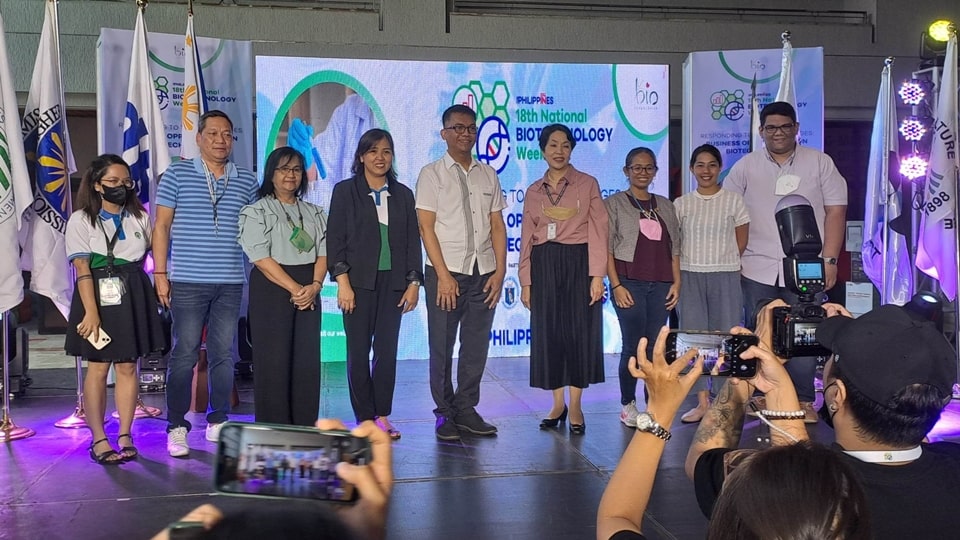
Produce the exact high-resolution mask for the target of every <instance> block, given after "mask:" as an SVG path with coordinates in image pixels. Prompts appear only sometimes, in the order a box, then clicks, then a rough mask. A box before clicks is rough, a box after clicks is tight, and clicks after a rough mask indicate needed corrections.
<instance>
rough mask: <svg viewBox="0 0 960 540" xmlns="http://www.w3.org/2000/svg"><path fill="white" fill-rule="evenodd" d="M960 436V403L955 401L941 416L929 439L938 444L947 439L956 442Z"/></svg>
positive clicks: (929, 434) (928, 436) (928, 435)
mask: <svg viewBox="0 0 960 540" xmlns="http://www.w3.org/2000/svg"><path fill="white" fill-rule="evenodd" d="M958 436H960V401H957V400H956V399H955V400H953V401H951V402H950V403H949V404H948V405H947V407H946V408H945V409H944V410H943V413H941V414H940V421H939V422H937V424H936V425H935V426H933V429H931V430H930V433H928V434H927V438H928V439H929V440H930V442H936V441H942V440H945V439H952V440H956V437H958Z"/></svg>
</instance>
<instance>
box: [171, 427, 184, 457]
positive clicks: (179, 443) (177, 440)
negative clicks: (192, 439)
mask: <svg viewBox="0 0 960 540" xmlns="http://www.w3.org/2000/svg"><path fill="white" fill-rule="evenodd" d="M167 452H168V453H169V454H170V456H171V457H184V456H186V455H187V454H189V453H190V447H189V446H187V428H185V427H178V428H173V429H172V430H170V431H169V432H168V433H167Z"/></svg>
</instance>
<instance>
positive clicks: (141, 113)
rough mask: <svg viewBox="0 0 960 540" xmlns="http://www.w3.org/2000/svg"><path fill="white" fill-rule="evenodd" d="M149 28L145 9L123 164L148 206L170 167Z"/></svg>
mask: <svg viewBox="0 0 960 540" xmlns="http://www.w3.org/2000/svg"><path fill="white" fill-rule="evenodd" d="M147 51H148V49H147V27H146V25H144V23H143V9H142V8H140V9H138V11H137V25H136V28H134V30H133V54H132V55H131V56H130V80H129V81H128V84H127V110H126V114H125V118H124V120H123V160H124V161H126V162H127V163H128V164H129V165H130V175H131V177H132V178H133V182H134V184H135V185H136V189H137V193H138V194H139V195H140V200H141V201H142V202H143V203H144V204H149V203H150V202H151V201H153V200H154V199H155V198H156V194H157V177H159V176H160V174H162V173H163V171H165V170H167V167H168V166H169V165H170V153H169V151H168V150H167V139H166V132H165V131H164V129H163V117H162V116H160V104H159V102H158V101H157V93H156V89H155V88H154V86H153V75H152V74H151V73H150V64H149V63H148V61H147Z"/></svg>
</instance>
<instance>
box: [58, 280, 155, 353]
mask: <svg viewBox="0 0 960 540" xmlns="http://www.w3.org/2000/svg"><path fill="white" fill-rule="evenodd" d="M91 274H92V275H93V294H94V297H96V299H97V304H98V305H99V304H100V287H99V280H100V278H103V277H107V269H106V268H92V269H91ZM113 275H115V276H117V277H119V278H120V279H121V280H122V281H123V295H122V296H121V298H120V304H119V305H116V306H100V308H99V312H100V328H101V329H102V330H103V331H104V332H106V333H107V335H108V336H110V343H109V344H107V346H106V347H104V348H102V349H99V350H98V349H96V348H95V347H94V346H93V345H91V344H90V343H89V342H88V341H87V340H86V339H84V338H82V337H80V334H78V333H77V325H78V324H80V321H82V320H83V316H84V315H85V314H86V311H85V310H84V308H83V301H82V300H81V299H80V288H79V287H74V290H73V300H72V302H71V304H70V318H69V319H68V321H69V322H68V324H67V336H66V342H65V344H64V349H65V350H66V352H67V354H69V355H73V356H83V357H84V358H86V359H87V360H90V361H91V362H135V361H136V360H137V358H138V357H140V356H146V355H148V354H150V353H152V352H157V351H161V350H163V349H165V348H166V346H167V343H166V337H165V335H164V330H163V323H162V321H161V319H160V313H159V311H158V310H157V296H156V293H155V292H154V290H153V284H152V283H150V278H149V277H147V274H146V272H144V271H143V268H142V267H141V265H140V263H129V264H123V265H119V266H116V267H115V268H114V274H113Z"/></svg>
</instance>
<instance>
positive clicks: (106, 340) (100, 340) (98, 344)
mask: <svg viewBox="0 0 960 540" xmlns="http://www.w3.org/2000/svg"><path fill="white" fill-rule="evenodd" d="M87 341H89V342H90V344H91V345H93V348H95V349H97V350H98V351H99V350H100V349H102V348H104V347H106V346H107V345H109V344H110V336H108V335H107V333H106V332H104V331H103V328H100V329H99V330H98V331H97V339H93V334H90V335H89V336H87Z"/></svg>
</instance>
